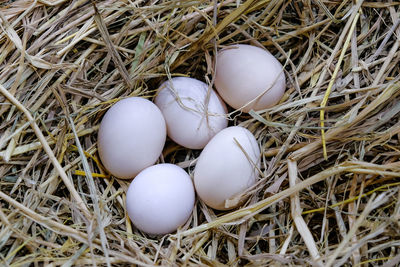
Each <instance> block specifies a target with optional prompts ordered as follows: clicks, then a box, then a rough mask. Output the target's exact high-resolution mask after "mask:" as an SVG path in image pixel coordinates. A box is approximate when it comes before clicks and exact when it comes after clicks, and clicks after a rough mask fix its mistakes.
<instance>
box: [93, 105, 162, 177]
mask: <svg viewBox="0 0 400 267" xmlns="http://www.w3.org/2000/svg"><path fill="white" fill-rule="evenodd" d="M166 135H167V133H166V125H165V120H164V117H163V115H162V113H161V111H160V110H159V108H158V107H157V106H156V105H154V103H153V102H151V101H149V100H146V99H144V98H140V97H131V98H126V99H124V100H121V101H118V102H117V103H116V104H115V105H113V106H112V107H111V108H110V109H109V110H108V111H107V112H106V114H105V115H104V117H103V120H102V121H101V124H100V129H99V133H98V142H97V143H98V150H99V155H100V159H101V161H102V163H103V165H104V167H105V168H106V169H107V170H108V171H109V172H110V173H111V174H113V175H114V176H116V177H119V178H123V179H129V178H133V177H135V176H136V175H137V174H138V173H139V172H140V171H142V170H143V169H144V168H146V167H148V166H150V165H152V164H154V163H155V162H156V161H157V159H158V157H159V156H160V154H161V152H162V149H163V147H164V144H165V139H166Z"/></svg>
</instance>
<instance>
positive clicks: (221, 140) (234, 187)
mask: <svg viewBox="0 0 400 267" xmlns="http://www.w3.org/2000/svg"><path fill="white" fill-rule="evenodd" d="M259 166H260V148H259V146H258V144H257V141H256V138H255V137H254V135H253V134H252V133H251V132H250V131H248V130H247V129H246V128H243V127H240V126H232V127H228V128H226V129H224V130H222V131H220V132H219V133H218V134H216V135H215V136H214V137H213V138H212V139H211V140H210V142H209V143H208V144H207V145H206V146H205V148H204V149H203V151H202V152H201V154H200V156H199V158H198V160H197V163H196V166H195V169H194V185H195V189H196V192H197V195H198V196H199V197H200V198H201V199H202V200H203V201H204V202H205V203H206V204H207V205H208V206H210V207H212V208H214V209H218V210H227V209H231V208H234V207H235V206H231V207H227V206H225V201H226V200H228V199H230V198H233V197H235V196H237V195H239V194H241V193H243V192H244V191H245V190H246V189H247V188H249V187H250V186H252V185H253V184H254V183H255V182H256V179H257V176H258V168H259ZM240 204H241V203H240V202H238V203H237V205H240ZM237 205H236V206H237Z"/></svg>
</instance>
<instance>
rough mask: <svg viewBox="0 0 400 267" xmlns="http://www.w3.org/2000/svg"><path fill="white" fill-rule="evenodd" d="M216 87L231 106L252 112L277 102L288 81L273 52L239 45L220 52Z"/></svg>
mask: <svg viewBox="0 0 400 267" xmlns="http://www.w3.org/2000/svg"><path fill="white" fill-rule="evenodd" d="M215 87H216V89H217V91H218V93H219V94H220V96H221V97H222V98H223V99H224V101H225V102H226V103H227V104H229V105H230V106H231V107H233V108H235V109H239V110H241V111H243V112H249V111H250V110H251V109H253V110H255V111H257V110H262V109H266V108H270V107H272V106H274V105H276V104H277V103H278V102H279V101H280V99H281V98H282V96H283V94H284V93H285V88H286V81H285V74H284V71H283V66H282V64H281V63H280V62H279V61H278V60H277V59H276V58H275V57H274V56H273V55H272V54H271V53H270V52H268V51H267V50H265V49H262V48H259V47H256V46H251V45H244V44H238V45H232V46H229V47H227V48H225V49H223V50H221V51H220V52H218V54H217V64H216V74H215Z"/></svg>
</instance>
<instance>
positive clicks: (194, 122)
mask: <svg viewBox="0 0 400 267" xmlns="http://www.w3.org/2000/svg"><path fill="white" fill-rule="evenodd" d="M207 91H208V86H207V84H206V83H204V82H201V81H199V80H196V79H193V78H187V77H176V78H172V79H171V80H168V81H166V82H164V83H163V84H162V85H161V86H160V89H159V91H158V95H157V97H156V98H155V103H156V105H157V106H158V107H159V108H160V109H161V112H162V113H163V114H164V118H165V121H166V123H167V132H168V136H169V137H170V138H171V139H172V140H174V141H175V142H176V143H178V144H180V145H181V146H184V147H187V148H191V149H201V148H203V147H204V146H205V145H206V144H207V143H208V141H209V140H210V139H211V138H212V137H213V136H214V135H215V134H216V133H218V132H219V131H221V130H222V129H224V128H226V126H227V125H228V121H227V119H226V112H227V109H226V106H225V103H223V102H222V100H221V99H220V98H219V97H218V95H217V94H216V93H215V91H214V90H211V91H210V98H209V102H208V106H207V105H206V99H207Z"/></svg>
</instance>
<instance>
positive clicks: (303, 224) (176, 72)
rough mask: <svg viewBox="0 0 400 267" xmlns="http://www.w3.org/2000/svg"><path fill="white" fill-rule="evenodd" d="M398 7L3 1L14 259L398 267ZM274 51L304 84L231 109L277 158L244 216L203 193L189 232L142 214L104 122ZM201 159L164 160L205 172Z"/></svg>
mask: <svg viewBox="0 0 400 267" xmlns="http://www.w3.org/2000/svg"><path fill="white" fill-rule="evenodd" d="M399 5H400V3H399V2H395V1H363V0H356V1H349V0H347V1H338V0H332V1H326V0H312V1H283V0H258V1H257V0H247V1H233V0H225V1H215V2H212V1H198V0H193V1H175V0H171V1H156V0H155V1H129V0H119V1H117V0H106V1H97V2H94V1H92V2H91V1H87V0H28V1H26V0H16V1H3V2H2V3H1V4H0V28H1V31H0V204H1V206H0V221H1V223H0V262H1V265H4V266H28V265H29V266H42V265H49V266H59V265H61V266H82V265H97V266H103V265H106V266H107V265H115V266H125V265H129V264H137V265H140V266H152V265H160V266H181V265H183V266H208V265H211V266H224V265H229V266H245V265H246V266H269V265H273V266H280V265H302V266H303V265H317V266H340V265H347V266H349V265H353V266H359V265H364V266H367V265H373V266H374V265H382V264H383V265H384V266H394V265H397V264H398V263H399V262H400V256H399V255H400V248H399V245H400V230H399V229H400V228H399V219H400V202H399V192H400V191H399V185H400V180H399V177H400V161H399V156H400V146H399V139H400V120H399V115H398V114H399V112H400V104H399V103H400V82H399V78H400V76H399V64H398V62H399V58H400V50H399V45H400V40H399V38H400V37H399V36H400V28H399V27H398V25H399V22H400V21H399V18H398V10H399V8H400V7H399ZM237 43H246V44H252V45H255V46H260V47H264V48H266V49H268V50H269V51H270V52H271V53H272V54H274V55H275V56H276V57H277V59H278V60H279V61H280V62H281V63H282V64H283V65H284V68H285V72H286V77H287V84H288V88H287V91H286V94H285V95H284V98H283V99H282V101H281V102H280V104H278V105H277V106H275V107H273V108H270V109H268V110H263V111H258V112H250V113H249V114H240V113H232V116H231V119H230V125H241V126H243V127H246V128H247V129H249V130H250V131H251V132H253V133H254V135H255V136H256V138H257V140H258V142H259V144H260V146H261V150H262V168H261V171H262V173H261V175H260V177H259V181H258V183H257V185H256V186H255V187H254V188H252V189H251V190H249V191H248V192H247V193H246V194H247V195H248V196H249V198H248V201H247V202H246V203H245V204H244V205H243V206H241V207H240V208H238V209H236V210H231V211H225V212H216V211H214V210H212V209H210V208H208V207H207V206H205V205H204V203H202V202H201V201H199V200H197V202H196V206H195V208H194V210H193V214H192V216H191V218H190V219H189V221H188V222H187V223H186V224H185V225H184V226H182V227H181V228H180V229H179V230H178V231H177V232H176V233H173V234H170V235H165V236H161V237H160V236H158V237H154V236H148V235H146V234H144V233H142V232H140V231H138V230H137V229H136V228H135V227H134V226H133V225H132V224H131V223H130V221H129V219H128V217H127V215H126V210H125V203H124V198H125V192H126V190H127V186H128V185H129V181H124V180H119V179H116V178H114V177H112V176H110V175H109V174H108V173H107V172H106V171H105V170H104V169H103V168H102V166H101V163H100V162H99V159H98V155H97V153H96V138H97V130H98V126H99V123H100V121H101V118H102V116H103V114H104V112H105V111H106V110H107V109H108V108H109V107H110V106H111V105H112V104H113V103H115V102H116V101H118V100H119V99H121V98H124V97H128V96H141V97H146V98H150V99H151V98H152V97H153V96H154V94H155V89H156V88H157V87H158V85H159V84H160V82H162V81H164V80H166V79H167V78H168V77H171V76H190V77H194V78H198V79H200V80H202V81H206V82H208V83H210V82H211V81H212V80H213V79H212V78H213V75H214V71H213V70H214V60H213V59H214V56H215V53H216V51H217V50H218V49H220V48H222V47H224V46H226V45H230V44H237ZM198 155H199V153H198V151H191V150H188V149H184V148H182V147H179V146H177V145H175V144H174V143H173V142H172V141H168V142H167V144H166V146H165V149H164V152H163V155H162V157H161V158H160V162H170V163H175V164H178V165H179V166H182V167H184V168H186V170H187V171H188V172H189V173H191V171H192V169H191V166H192V165H193V164H192V163H193V161H194V160H195V159H196V158H197V157H198Z"/></svg>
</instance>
